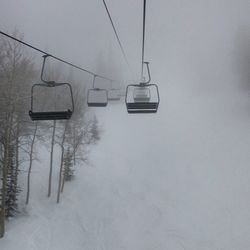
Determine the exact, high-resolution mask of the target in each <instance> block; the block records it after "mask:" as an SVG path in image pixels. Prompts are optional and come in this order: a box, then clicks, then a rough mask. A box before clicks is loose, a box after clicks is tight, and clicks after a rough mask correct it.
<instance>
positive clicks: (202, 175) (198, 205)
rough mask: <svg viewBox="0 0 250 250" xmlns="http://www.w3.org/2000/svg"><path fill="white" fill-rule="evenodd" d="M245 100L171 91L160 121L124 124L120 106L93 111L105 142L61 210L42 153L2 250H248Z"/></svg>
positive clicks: (132, 119) (133, 118) (249, 139)
mask: <svg viewBox="0 0 250 250" xmlns="http://www.w3.org/2000/svg"><path fill="white" fill-rule="evenodd" d="M248 99H249V98H248V96H247V95H243V94H240V93H237V92H236V93H234V94H230V93H226V94H223V95H222V94H220V93H218V94H214V93H213V94H211V95H209V94H207V95H194V94H190V93H185V92H183V91H180V90H178V89H171V88H170V89H169V90H168V91H165V92H164V91H163V92H162V93H161V104H160V108H159V113H158V114H156V115H155V114H153V115H128V114H127V113H126V110H125V105H124V104H123V103H121V104H115V105H109V107H108V108H107V109H99V110H96V113H97V117H98V119H99V122H100V124H102V129H103V134H102V139H101V141H100V142H99V144H98V145H95V146H93V147H92V149H91V153H90V156H89V161H90V164H89V165H82V166H78V167H77V170H76V173H77V177H76V179H75V180H74V181H73V182H70V183H66V186H65V191H64V193H63V195H62V196H61V202H60V204H59V205H57V204H56V202H55V200H56V197H55V192H56V187H57V186H56V184H57V183H56V180H57V173H56V171H54V177H53V178H54V184H55V186H54V187H53V196H52V198H51V199H47V198H46V185H47V174H48V164H46V161H47V160H46V158H47V157H48V155H49V153H48V152H47V151H46V150H45V149H44V148H41V149H40V150H41V153H42V154H43V155H44V159H42V161H41V162H40V163H36V166H35V167H34V170H33V180H32V193H31V199H30V205H29V206H28V207H27V208H25V213H24V214H21V215H20V216H19V217H18V218H17V219H13V220H12V221H10V222H8V224H7V233H6V236H5V238H4V239H1V240H0V249H1V250H16V249H25V250H69V249H74V250H80V249H81V250H248V249H250V237H249V234H250V198H249V190H250V181H249V179H250V165H249V162H250V154H249V148H250V133H249V132H250V129H249V123H250V116H249V107H250V102H249V100H248ZM55 168H57V166H56V165H55ZM57 169H58V168H57Z"/></svg>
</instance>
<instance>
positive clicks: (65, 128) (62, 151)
mask: <svg viewBox="0 0 250 250" xmlns="http://www.w3.org/2000/svg"><path fill="white" fill-rule="evenodd" d="M67 124H68V122H66V124H65V127H64V132H63V137H62V143H61V164H60V171H59V181H58V189H57V203H59V201H60V191H61V185H62V170H63V157H64V141H65V136H66V130H67Z"/></svg>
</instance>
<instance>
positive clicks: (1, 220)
mask: <svg viewBox="0 0 250 250" xmlns="http://www.w3.org/2000/svg"><path fill="white" fill-rule="evenodd" d="M9 146H10V124H9V123H8V122H7V126H6V130H5V140H4V161H3V177H2V178H3V179H2V202H1V208H0V238H2V237H4V233H5V204H6V184H7V173H8V165H9Z"/></svg>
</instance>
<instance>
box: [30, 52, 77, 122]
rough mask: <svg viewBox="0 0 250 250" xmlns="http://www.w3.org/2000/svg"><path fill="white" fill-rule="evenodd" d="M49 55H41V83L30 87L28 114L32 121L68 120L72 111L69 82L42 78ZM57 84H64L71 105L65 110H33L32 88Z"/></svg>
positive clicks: (52, 86) (72, 104)
mask: <svg viewBox="0 0 250 250" xmlns="http://www.w3.org/2000/svg"><path fill="white" fill-rule="evenodd" d="M48 56H49V55H45V56H43V58H44V60H43V66H42V72H41V80H42V82H43V83H38V84H34V85H33V86H32V88H31V109H30V111H29V116H30V118H31V120H32V121H39V120H68V119H70V118H71V116H72V114H73V112H74V99H73V92H72V87H71V85H70V84H69V83H56V82H54V81H45V80H44V79H43V71H44V65H45V60H46V58H47V57H48ZM58 86H66V87H67V89H68V93H69V96H70V102H71V107H70V108H68V109H66V110H59V111H35V110H34V97H35V95H34V90H35V88H38V87H42V88H56V87H58Z"/></svg>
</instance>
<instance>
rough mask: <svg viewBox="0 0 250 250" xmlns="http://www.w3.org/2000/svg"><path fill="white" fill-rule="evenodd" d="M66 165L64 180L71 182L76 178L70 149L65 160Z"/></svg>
mask: <svg viewBox="0 0 250 250" xmlns="http://www.w3.org/2000/svg"><path fill="white" fill-rule="evenodd" d="M63 165H64V173H63V174H64V180H65V181H71V180H72V179H73V178H74V169H73V159H72V154H71V152H70V149H69V148H68V149H67V152H66V154H65V156H64V159H63Z"/></svg>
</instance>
